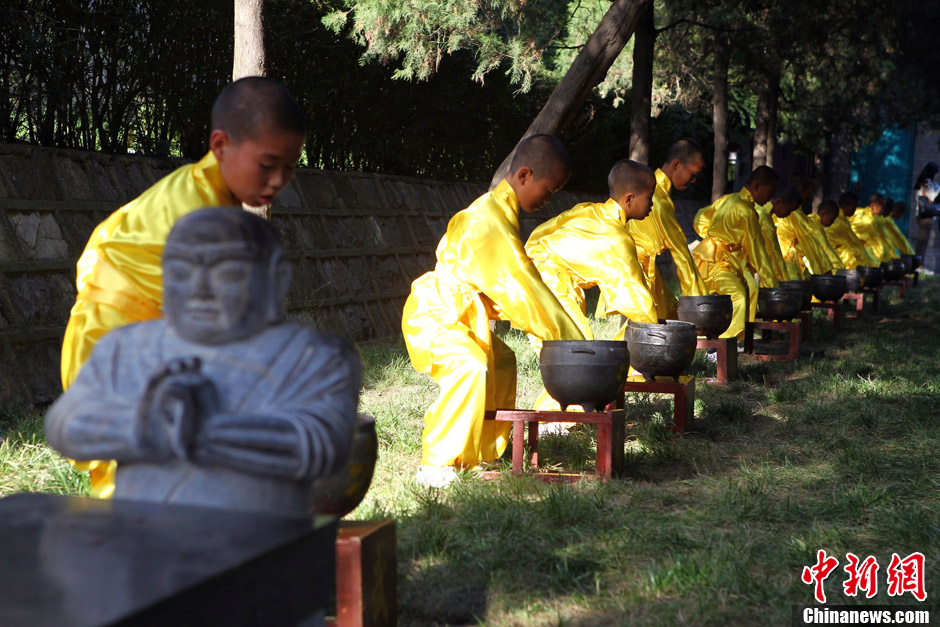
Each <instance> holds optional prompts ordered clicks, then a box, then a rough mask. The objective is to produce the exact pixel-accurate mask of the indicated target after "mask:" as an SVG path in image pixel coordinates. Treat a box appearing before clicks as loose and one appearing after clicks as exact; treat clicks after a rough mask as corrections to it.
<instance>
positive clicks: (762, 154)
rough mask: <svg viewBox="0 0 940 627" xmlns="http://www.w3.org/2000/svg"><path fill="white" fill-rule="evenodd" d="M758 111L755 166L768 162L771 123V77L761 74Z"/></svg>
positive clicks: (753, 163) (755, 118)
mask: <svg viewBox="0 0 940 627" xmlns="http://www.w3.org/2000/svg"><path fill="white" fill-rule="evenodd" d="M757 89H758V91H757V113H756V115H755V116H754V150H753V152H752V153H751V154H752V157H751V162H752V166H753V167H754V168H757V167H758V166H762V165H766V163H767V131H768V125H769V124H770V77H769V76H767V75H766V74H761V75H760V78H759V79H758V88H757Z"/></svg>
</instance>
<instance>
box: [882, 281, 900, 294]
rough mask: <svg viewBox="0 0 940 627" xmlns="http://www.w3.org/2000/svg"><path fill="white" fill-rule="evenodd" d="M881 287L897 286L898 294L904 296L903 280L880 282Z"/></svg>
mask: <svg viewBox="0 0 940 627" xmlns="http://www.w3.org/2000/svg"><path fill="white" fill-rule="evenodd" d="M881 287H883V288H884V287H896V288H898V296H900V297H901V298H904V281H903V280H899V281H885V282H884V283H882V284H881Z"/></svg>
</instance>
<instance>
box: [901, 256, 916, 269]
mask: <svg viewBox="0 0 940 627" xmlns="http://www.w3.org/2000/svg"><path fill="white" fill-rule="evenodd" d="M901 261H903V262H904V274H910V273H911V272H913V271H914V255H901Z"/></svg>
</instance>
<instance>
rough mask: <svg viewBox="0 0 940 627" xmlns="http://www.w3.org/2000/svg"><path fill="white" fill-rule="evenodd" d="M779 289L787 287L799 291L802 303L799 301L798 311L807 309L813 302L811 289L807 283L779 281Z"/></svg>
mask: <svg viewBox="0 0 940 627" xmlns="http://www.w3.org/2000/svg"><path fill="white" fill-rule="evenodd" d="M780 287H789V288H791V289H796V290H800V295H801V297H802V299H803V300H802V301H800V310H801V311H803V310H806V309H809V308H810V306H811V303H812V302H813V288H812V286H811V285H810V282H809V281H780Z"/></svg>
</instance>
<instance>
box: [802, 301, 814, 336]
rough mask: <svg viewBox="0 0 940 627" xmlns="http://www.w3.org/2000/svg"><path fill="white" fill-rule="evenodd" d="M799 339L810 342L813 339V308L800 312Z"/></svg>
mask: <svg viewBox="0 0 940 627" xmlns="http://www.w3.org/2000/svg"><path fill="white" fill-rule="evenodd" d="M800 329H801V332H800V340H802V341H803V342H811V341H812V340H813V310H812V308H810V309H807V310H806V311H801V312H800Z"/></svg>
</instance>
